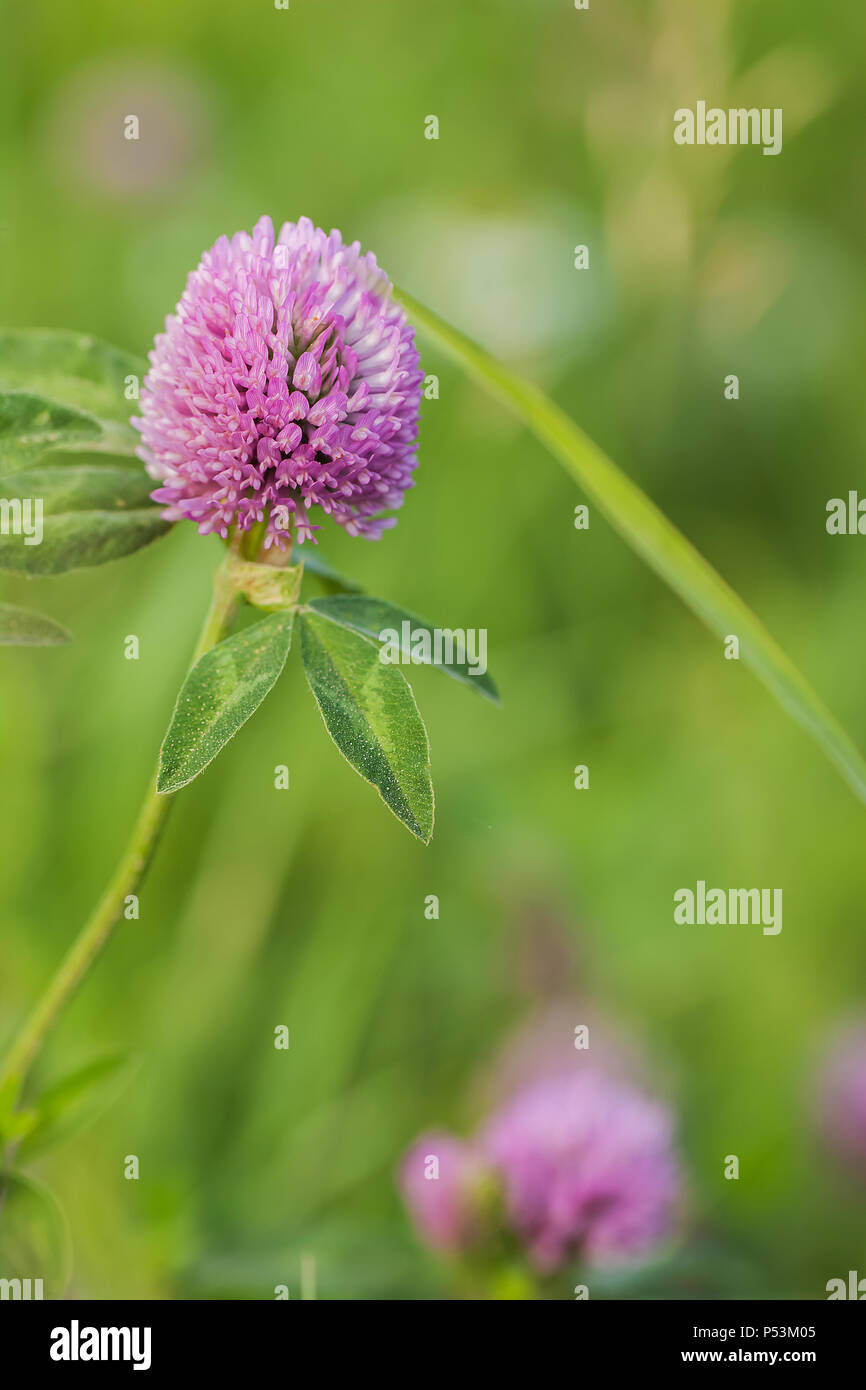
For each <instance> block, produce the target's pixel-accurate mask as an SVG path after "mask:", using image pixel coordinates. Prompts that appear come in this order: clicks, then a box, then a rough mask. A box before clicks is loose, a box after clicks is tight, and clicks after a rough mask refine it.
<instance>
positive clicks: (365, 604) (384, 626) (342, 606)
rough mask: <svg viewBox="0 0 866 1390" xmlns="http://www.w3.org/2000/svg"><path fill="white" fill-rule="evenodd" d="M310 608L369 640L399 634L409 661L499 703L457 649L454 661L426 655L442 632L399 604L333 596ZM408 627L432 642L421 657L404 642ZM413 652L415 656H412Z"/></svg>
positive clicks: (487, 680) (489, 684) (490, 685)
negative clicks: (404, 625) (459, 656)
mask: <svg viewBox="0 0 866 1390" xmlns="http://www.w3.org/2000/svg"><path fill="white" fill-rule="evenodd" d="M309 607H310V608H311V609H312V610H313V611H314V612H316V613H322V614H323V615H324V616H325V617H326V618H332V619H333V621H334V622H336V623H342V624H343V626H344V627H351V628H354V629H355V631H356V632H360V633H361V634H362V635H363V636H364V637H369V638H371V639H372V640H374V641H376V642H378V641H379V634H380V633H381V632H383V631H385V630H389V631H393V632H396V633H397V634H398V640H399V642H400V650H401V653H402V654H405V656H406V657H407V658H409V657H412V660H413V661H414V662H416V663H417V664H420V665H424V664H426V665H430V666H436V668H437V669H438V670H440V671H444V672H445V674H446V676H452V677H453V678H454V680H457V681H460V682H461V684H463V685H468V686H469V687H470V689H472V690H477V691H478V693H479V695H486V696H487V699H488V700H493V701H494V702H495V703H498V702H499V695H498V693H497V690H496V686H495V685H494V684H493V681H492V680H491V679H490V677H489V675H488V674H487V673H486V671H485V672H482V673H479V674H477V675H473V674H472V672H471V670H470V664H469V663H468V662H467V661H466V660H462V661H461V660H458V659H457V656H456V648H452V655H451V659H450V660H449V659H447V655H446V659H444V660H442V661H436V660H435V655H433V656H429V655H425V654H424V653H425V652H427V653H428V654H429V653H430V652H433V653H435V646H434V645H433V639H434V634H435V633H436V632H437V631H438V632H442V629H441V628H438V629H437V628H434V627H433V626H432V624H431V623H428V622H426V621H425V620H424V619H423V618H418V617H416V616H415V614H414V613H407V612H406V610H405V608H398V607H397V606H396V604H393V603H388V602H386V600H385V599H381V598H368V597H367V596H366V595H363V596H362V595H354V594H348V595H345V596H334V597H333V598H315V599H311V601H310V604H309ZM404 623H408V625H409V630H410V631H411V633H413V634H414V633H426V634H427V635H428V636H429V638H430V639H431V641H430V644H429V647H427V648H421V649H420V650H421V651H422V655H420V656H419V655H418V652H419V647H418V646H416V647H415V648H414V649H413V647H412V643H411V639H410V641H408V642H406V641H405V640H404V631H405V630H404V627H403V624H404ZM413 651H414V655H413Z"/></svg>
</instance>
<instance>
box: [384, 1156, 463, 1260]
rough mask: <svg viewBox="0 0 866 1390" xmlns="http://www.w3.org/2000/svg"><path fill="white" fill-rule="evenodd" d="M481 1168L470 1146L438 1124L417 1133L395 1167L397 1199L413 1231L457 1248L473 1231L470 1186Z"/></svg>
mask: <svg viewBox="0 0 866 1390" xmlns="http://www.w3.org/2000/svg"><path fill="white" fill-rule="evenodd" d="M481 1177H482V1170H481V1166H480V1164H479V1161H478V1158H477V1157H476V1155H475V1154H474V1153H473V1151H472V1149H471V1148H470V1146H469V1145H468V1144H466V1143H464V1142H463V1140H461V1139H456V1138H455V1137H454V1136H453V1135H451V1134H447V1133H445V1132H444V1131H442V1130H431V1131H430V1132H429V1133H427V1134H423V1135H422V1136H421V1138H420V1139H417V1140H416V1141H415V1143H414V1144H413V1145H412V1147H411V1149H410V1150H409V1152H408V1153H407V1154H406V1156H405V1158H404V1159H403V1162H402V1164H401V1167H400V1186H401V1189H402V1193H403V1200H404V1202H405V1203H406V1206H407V1208H408V1210H409V1213H410V1215H411V1217H412V1221H413V1223H414V1225H415V1229H416V1230H417V1232H418V1234H419V1236H420V1237H421V1239H422V1240H423V1241H425V1242H426V1244H428V1245H430V1246H432V1247H433V1248H434V1249H436V1250H441V1251H444V1252H447V1253H449V1254H457V1253H458V1252H460V1251H464V1250H467V1249H469V1248H470V1247H471V1246H472V1245H473V1244H474V1243H475V1241H476V1239H477V1237H478V1234H479V1219H478V1212H477V1206H476V1192H475V1189H476V1188H477V1186H478V1183H479V1180H480V1179H481Z"/></svg>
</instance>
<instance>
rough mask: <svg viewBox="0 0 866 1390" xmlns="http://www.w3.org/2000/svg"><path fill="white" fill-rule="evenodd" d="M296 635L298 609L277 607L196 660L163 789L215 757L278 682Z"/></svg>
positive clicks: (163, 761)
mask: <svg viewBox="0 0 866 1390" xmlns="http://www.w3.org/2000/svg"><path fill="white" fill-rule="evenodd" d="M291 640H292V614H291V613H290V612H288V613H282V612H281V613H273V614H272V615H271V616H270V617H268V618H265V619H263V621H262V622H260V623H256V624H255V626H253V627H248V628H245V629H244V630H243V631H241V632H237V633H235V635H234V636H233V637H227V638H226V639H225V640H224V641H222V642H219V643H217V645H216V646H215V647H213V648H212V649H211V650H210V651H209V652H206V653H205V654H204V656H202V657H201V658H200V659H199V660H198V661H197V662H196V664H195V665H194V666H193V668H192V670H191V671H190V673H189V675H188V676H187V678H186V680H185V681H184V684H183V686H182V688H181V692H180V694H179V695H178V697H177V704H176V705H175V708H174V714H173V715H172V720H171V724H170V725H169V729H168V733H167V734H166V736H165V740H164V742H163V745H162V749H161V751H160V755H159V777H158V780H157V791H159V792H163V793H169V792H176V791H179V789H180V788H181V787H183V786H186V784H187V782H191V781H192V780H193V778H195V777H198V775H199V773H200V772H203V771H204V769H205V768H206V767H207V766H208V764H209V763H211V762H213V760H214V758H215V757H216V756H217V754H218V753H219V752H220V751H221V750H222V749H223V748H224V747H225V745H226V744H227V743H228V741H229V739H231V738H234V736H235V734H236V733H237V732H238V729H240V728H241V726H242V725H243V724H245V723H246V721H247V720H248V719H249V717H250V715H251V714H253V713H255V711H256V710H257V709H258V707H259V705H260V704H261V702H262V700H263V699H264V698H265V696H266V695H267V694H268V693H269V691H271V690H272V689H273V687H274V686H275V684H276V682H277V680H278V679H279V677H280V675H281V674H282V670H283V667H284V666H285V664H286V657H287V656H288V654H289V646H290V645H291Z"/></svg>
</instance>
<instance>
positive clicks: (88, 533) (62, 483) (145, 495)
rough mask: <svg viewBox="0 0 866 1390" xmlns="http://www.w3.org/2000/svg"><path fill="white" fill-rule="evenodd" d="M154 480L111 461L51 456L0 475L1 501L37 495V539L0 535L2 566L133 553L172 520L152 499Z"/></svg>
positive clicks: (42, 570)
mask: <svg viewBox="0 0 866 1390" xmlns="http://www.w3.org/2000/svg"><path fill="white" fill-rule="evenodd" d="M152 488H153V483H152V482H151V480H150V479H149V478H148V477H147V476H146V475H145V473H144V472H143V470H139V469H133V468H126V467H122V466H117V465H113V464H107V463H106V464H99V463H92V462H90V463H63V464H57V465H55V464H51V465H45V466H41V467H37V468H32V469H28V470H26V471H23V472H19V473H15V474H13V476H12V477H8V478H4V479H0V503H2V501H3V499H6V501H7V504H8V503H10V502H11V503H13V505H19V506H22V507H23V506H24V505H25V503H28V502H29V500H30V499H40V500H41V502H42V509H43V516H44V522H43V529H44V534H43V537H42V540H41V543H40V544H37V545H32V544H30V545H28V544H27V543H26V537H25V536H23V535H20V534H19V535H15V534H12V533H11V532H10V534H8V535H0V569H5V570H10V571H13V572H15V573H18V574H29V575H46V574H63V573H65V572H66V571H68V570H77V569H84V568H88V567H90V566H92V565H104V564H106V563H107V562H108V561H109V560H117V559H120V558H121V557H123V556H125V555H131V554H132V553H133V552H134V551H137V550H140V549H141V548H142V546H145V545H149V544H150V543H151V542H152V541H155V540H158V539H159V537H160V536H164V535H165V534H166V533H167V532H168V531H169V530H170V529H171V528H170V525H169V523H168V522H166V520H165V519H164V516H163V510H162V508H161V507H157V506H155V505H154V503H152V502H151V501H150V497H149V494H150V492H151V490H152Z"/></svg>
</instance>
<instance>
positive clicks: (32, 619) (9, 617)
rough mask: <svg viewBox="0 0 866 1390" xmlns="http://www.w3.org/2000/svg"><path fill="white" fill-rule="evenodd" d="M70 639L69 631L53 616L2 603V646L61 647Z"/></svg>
mask: <svg viewBox="0 0 866 1390" xmlns="http://www.w3.org/2000/svg"><path fill="white" fill-rule="evenodd" d="M69 640H70V638H69V633H68V632H67V631H66V629H65V628H62V627H61V626H60V624H59V623H55V622H54V620H53V618H46V617H44V616H43V615H42V614H41V613H32V612H31V611H30V610H29V609H27V608H16V607H15V605H14V604H11V603H0V646H2V645H6V646H16V647H59V646H62V645H63V643H64V642H68V641H69Z"/></svg>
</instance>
